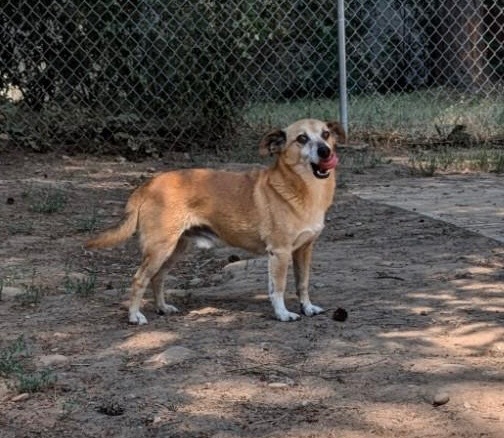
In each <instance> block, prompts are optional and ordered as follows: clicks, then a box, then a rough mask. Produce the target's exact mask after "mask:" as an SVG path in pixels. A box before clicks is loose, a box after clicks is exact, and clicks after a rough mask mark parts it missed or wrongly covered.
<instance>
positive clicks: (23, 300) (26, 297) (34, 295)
mask: <svg viewBox="0 0 504 438" xmlns="http://www.w3.org/2000/svg"><path fill="white" fill-rule="evenodd" d="M36 276H37V272H36V270H35V269H34V270H33V271H32V276H31V281H30V283H28V284H23V285H22V287H23V293H22V294H20V295H18V296H16V301H17V302H18V303H19V304H20V305H21V306H23V307H33V306H36V305H38V304H39V303H40V301H41V300H42V297H43V296H44V295H46V294H47V287H46V286H44V285H42V284H40V283H38V282H37V281H36Z"/></svg>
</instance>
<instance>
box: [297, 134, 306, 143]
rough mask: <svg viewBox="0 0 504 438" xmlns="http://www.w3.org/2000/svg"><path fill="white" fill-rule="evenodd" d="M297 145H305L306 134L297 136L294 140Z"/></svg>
mask: <svg viewBox="0 0 504 438" xmlns="http://www.w3.org/2000/svg"><path fill="white" fill-rule="evenodd" d="M296 140H297V141H298V143H301V144H305V143H306V142H307V141H308V136H307V135H306V134H301V135H298V138H297V139H296Z"/></svg>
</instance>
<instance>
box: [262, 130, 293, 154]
mask: <svg viewBox="0 0 504 438" xmlns="http://www.w3.org/2000/svg"><path fill="white" fill-rule="evenodd" d="M286 141H287V134H285V132H284V131H282V130H281V129H278V130H276V131H273V132H270V133H269V134H266V135H265V136H264V138H263V139H262V140H261V143H259V154H260V155H261V156H263V157H264V156H266V155H273V154H278V153H279V152H280V151H281V150H282V148H283V146H284V145H285V142H286Z"/></svg>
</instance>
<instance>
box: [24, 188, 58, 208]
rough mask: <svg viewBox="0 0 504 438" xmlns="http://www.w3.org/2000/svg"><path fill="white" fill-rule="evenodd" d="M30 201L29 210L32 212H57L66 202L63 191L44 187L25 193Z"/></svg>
mask: <svg viewBox="0 0 504 438" xmlns="http://www.w3.org/2000/svg"><path fill="white" fill-rule="evenodd" d="M25 196H26V197H27V198H28V199H29V201H30V210H31V211H32V212H34V213H44V214H51V213H58V212H60V211H61V210H63V208H65V205H66V203H67V198H66V195H65V193H64V192H63V191H62V190H61V189H56V188H54V187H53V188H46V189H41V190H34V191H31V192H28V193H27V194H26V195H25Z"/></svg>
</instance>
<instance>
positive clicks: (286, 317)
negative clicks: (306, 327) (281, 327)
mask: <svg viewBox="0 0 504 438" xmlns="http://www.w3.org/2000/svg"><path fill="white" fill-rule="evenodd" d="M276 317H277V319H278V320H279V321H282V322H287V321H297V320H298V319H299V318H301V317H300V316H299V315H298V314H297V313H294V312H289V311H288V310H285V311H284V312H277V313H276Z"/></svg>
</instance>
